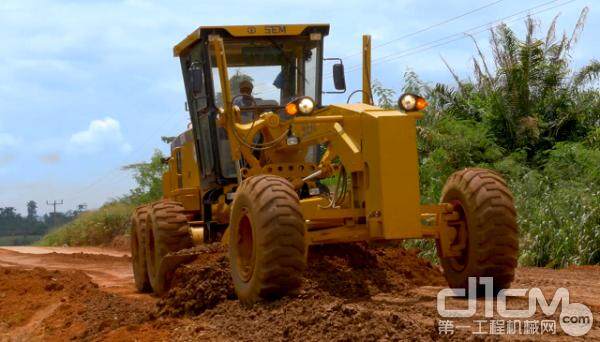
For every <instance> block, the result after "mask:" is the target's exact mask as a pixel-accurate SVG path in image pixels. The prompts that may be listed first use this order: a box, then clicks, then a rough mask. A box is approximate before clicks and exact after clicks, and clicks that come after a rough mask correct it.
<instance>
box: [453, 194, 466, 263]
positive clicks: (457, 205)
mask: <svg viewBox="0 0 600 342" xmlns="http://www.w3.org/2000/svg"><path fill="white" fill-rule="evenodd" d="M450 203H451V204H452V206H453V207H454V210H455V211H457V212H458V213H459V219H458V220H456V221H451V222H448V224H449V225H450V226H453V227H455V228H456V230H457V232H456V237H455V238H454V241H452V243H451V244H450V247H451V248H452V246H455V245H457V244H459V243H460V241H461V240H462V239H465V241H466V244H465V247H464V248H463V249H462V251H461V254H460V256H458V257H453V258H450V267H452V269H453V270H455V271H456V272H462V271H463V270H464V269H465V267H467V264H468V262H469V235H468V231H469V225H468V223H467V217H466V215H465V210H464V208H463V206H462V203H461V202H460V201H458V200H453V201H451V202H450ZM461 223H462V224H463V225H464V229H460V228H459V227H460V224H461ZM463 234H464V236H463Z"/></svg>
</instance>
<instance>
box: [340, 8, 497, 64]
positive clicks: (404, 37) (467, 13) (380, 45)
mask: <svg viewBox="0 0 600 342" xmlns="http://www.w3.org/2000/svg"><path fill="white" fill-rule="evenodd" d="M502 1H504V0H497V1H494V2H491V3H489V4H487V5H483V6H481V7H477V8H475V9H472V10H469V11H467V12H464V13H462V14H459V15H457V16H455V17H452V18H448V19H445V20H442V21H440V22H437V23H435V24H432V25H429V26H427V27H424V28H422V29H419V30H416V31H414V32H411V33H407V34H405V35H402V36H400V37H398V38H394V39H392V40H388V41H387V42H383V43H381V44H378V45H375V46H373V48H372V49H373V50H374V49H377V48H380V47H383V46H386V45H390V44H391V43H395V42H397V41H399V40H402V39H406V38H408V37H412V36H416V35H417V34H419V33H423V32H426V31H429V30H431V29H433V28H436V27H439V26H443V25H446V24H448V23H451V22H453V21H456V20H458V19H461V18H464V17H466V16H468V15H470V14H473V13H476V12H479V11H481V10H484V9H486V8H488V7H491V6H494V5H496V4H498V3H500V2H502ZM361 53H362V52H356V53H352V54H350V55H347V56H345V57H344V58H347V57H353V56H357V55H360V54H361Z"/></svg>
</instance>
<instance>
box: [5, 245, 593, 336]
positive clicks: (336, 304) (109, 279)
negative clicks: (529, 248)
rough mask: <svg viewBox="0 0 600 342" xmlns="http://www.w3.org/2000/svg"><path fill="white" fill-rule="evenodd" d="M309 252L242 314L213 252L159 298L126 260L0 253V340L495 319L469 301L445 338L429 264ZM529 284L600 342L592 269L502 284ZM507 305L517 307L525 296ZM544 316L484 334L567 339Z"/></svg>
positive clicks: (327, 331)
mask: <svg viewBox="0 0 600 342" xmlns="http://www.w3.org/2000/svg"><path fill="white" fill-rule="evenodd" d="M314 254H315V256H312V257H310V256H309V265H310V266H309V270H308V271H307V275H306V283H305V284H304V286H303V290H302V292H301V293H300V294H299V295H298V296H297V297H295V298H285V299H282V300H278V301H275V302H271V303H266V304H259V305H256V306H255V307H253V308H250V309H248V308H243V307H241V306H240V305H239V304H238V302H237V301H236V300H235V299H234V298H233V297H232V295H231V293H232V290H231V287H230V284H229V283H228V282H229V280H228V276H227V270H226V269H224V268H226V267H227V262H226V260H225V259H224V258H223V257H222V253H220V252H218V251H217V252H214V253H213V252H210V253H209V254H207V257H206V258H204V259H202V258H200V260H197V261H196V262H194V263H192V264H190V265H189V266H185V267H183V268H180V270H179V271H178V273H179V277H180V279H181V281H180V282H179V283H176V284H175V287H176V290H174V291H172V292H171V293H169V295H168V296H167V297H166V298H164V299H162V300H160V301H158V300H157V299H156V298H153V297H151V296H150V295H146V294H137V293H136V292H135V291H134V288H133V280H132V273H131V269H130V264H129V263H130V260H129V256H128V255H127V253H123V252H117V251H113V250H107V249H99V248H40V247H17V248H0V341H5V340H7V341H31V340H68V339H77V340H115V341H127V340H138V341H150V340H152V341H157V340H190V339H192V340H198V339H209V340H257V339H261V340H262V339H265V340H290V339H291V340H300V339H301V340H330V339H333V340H340V339H342V340H378V339H392V340H393V339H412V340H438V339H456V340H463V339H465V338H470V337H474V335H473V332H477V331H479V330H480V329H478V324H482V327H483V329H481V330H482V331H487V332H489V331H490V330H489V329H488V325H489V324H491V323H492V322H491V321H492V320H496V319H499V318H498V317H494V318H486V317H483V315H482V314H479V313H480V312H481V313H482V312H483V302H482V301H479V302H478V308H479V310H478V314H477V316H476V317H475V318H468V319H466V318H463V319H452V322H453V330H454V334H452V335H446V334H440V330H443V329H442V325H441V323H440V320H447V319H443V318H441V317H440V316H439V314H438V313H437V310H436V296H437V294H438V291H439V290H441V289H442V288H444V280H443V277H442V276H441V273H440V272H439V270H438V269H437V267H436V266H432V265H431V264H429V263H428V262H427V261H424V260H421V259H419V258H417V257H416V256H415V255H414V252H413V253H411V252H407V251H404V250H401V249H400V250H398V249H393V250H387V249H377V250H375V251H369V252H364V251H362V250H358V252H357V254H351V253H348V252H347V251H345V250H343V251H341V252H340V250H335V249H333V250H325V251H316V252H315V253H314ZM530 287H539V288H541V289H542V291H543V292H544V295H545V296H546V298H548V299H551V298H552V296H553V295H554V292H555V291H556V289H557V288H560V287H565V288H567V289H568V290H569V291H570V295H571V297H570V302H571V303H583V304H585V305H587V306H588V307H589V308H590V309H591V311H592V312H593V314H594V323H593V328H592V330H591V331H590V332H589V333H588V334H587V335H586V339H598V340H600V325H599V321H600V314H599V313H600V267H598V266H585V267H572V268H568V269H564V270H549V269H541V268H519V269H518V271H517V279H516V281H515V282H514V283H513V288H530ZM157 302H158V305H157ZM182 303H184V304H182ZM508 304H509V307H510V308H521V309H523V308H526V307H527V300H526V299H520V298H517V299H515V300H512V301H509V303H508ZM448 307H449V308H465V307H466V301H464V300H460V299H451V300H450V301H449V302H448ZM538 311H539V310H538ZM182 315H183V316H182ZM475 319H478V320H481V321H485V323H482V322H479V323H477V322H474V320H475ZM543 319H545V320H555V321H556V322H557V323H556V325H557V326H556V330H557V333H556V334H551V333H548V332H546V333H544V334H543V335H542V334H541V332H540V330H538V331H537V334H533V335H525V334H524V332H523V331H521V333H520V334H515V335H506V331H505V332H504V333H503V334H501V335H498V336H487V338H492V340H493V339H496V338H500V339H508V338H509V337H510V338H515V337H517V338H519V339H534V340H539V339H542V338H543V339H544V340H546V339H550V340H570V339H571V337H570V336H567V335H565V334H564V333H563V332H562V330H561V328H560V326H558V316H557V315H554V316H550V317H543V316H541V314H536V316H535V317H533V318H532V319H531V320H538V321H541V320H543ZM444 325H445V324H444ZM467 326H468V327H467ZM538 329H539V328H538ZM475 337H478V336H475ZM483 337H486V336H483Z"/></svg>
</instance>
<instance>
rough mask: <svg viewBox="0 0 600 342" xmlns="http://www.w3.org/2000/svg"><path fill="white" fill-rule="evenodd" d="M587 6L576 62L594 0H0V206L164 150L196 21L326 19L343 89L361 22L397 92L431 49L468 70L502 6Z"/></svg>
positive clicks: (592, 26)
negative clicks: (179, 48) (185, 46)
mask: <svg viewBox="0 0 600 342" xmlns="http://www.w3.org/2000/svg"><path fill="white" fill-rule="evenodd" d="M586 6H588V7H589V9H590V11H589V14H588V17H587V24H586V27H585V30H584V31H583V34H582V35H581V38H580V40H579V42H578V44H577V46H576V47H575V49H574V50H573V56H572V58H573V65H574V66H575V67H576V68H577V67H581V66H582V65H585V64H586V63H587V62H589V61H590V60H591V59H593V58H599V57H600V45H599V44H597V41H594V36H595V35H597V33H598V32H600V3H599V2H597V1H584V0H558V1H549V0H535V1H517V0H500V1H498V0H482V1H472V0H471V1H466V0H448V1H435V0H419V1H416V0H395V1H352V0H349V1H332V0H318V1H313V0H308V1H283V0H277V1H275V0H268V1H260V2H251V1H226V0H225V1H218V2H217V1H215V2H212V1H183V0H171V1H146V0H105V1H101V0H86V1H81V0H37V1H34V0H0V207H5V206H12V207H15V208H16V209H17V210H18V211H19V212H21V213H24V212H25V211H26V209H25V208H26V207H25V203H26V202H27V201H29V200H35V201H36V202H38V205H39V212H40V213H45V212H48V211H50V210H51V208H52V207H50V206H48V205H46V201H53V200H62V201H63V203H64V204H63V205H61V206H59V207H58V210H60V211H66V210H70V209H75V208H76V206H77V205H78V204H81V203H86V204H87V205H88V207H89V208H96V207H99V206H100V205H102V203H104V202H105V201H107V200H109V199H111V198H116V197H119V196H122V195H124V194H126V193H128V191H129V189H130V188H131V187H132V186H133V185H134V184H135V183H134V181H133V179H132V175H131V173H130V172H128V171H122V170H121V166H123V165H127V164H131V163H136V162H141V161H144V160H147V159H149V157H150V155H151V154H152V151H153V150H154V149H161V150H163V151H165V152H166V151H167V149H168V146H167V145H166V144H164V143H162V142H161V140H160V137H161V136H173V135H177V134H178V133H179V132H182V131H183V130H185V128H186V126H187V123H188V121H189V119H188V116H187V115H188V113H187V112H186V111H185V106H184V103H185V94H184V91H183V82H182V79H181V70H180V66H179V62H178V60H177V59H176V58H174V57H173V52H172V48H173V46H174V45H175V44H176V43H178V42H179V41H181V40H182V39H183V38H184V37H185V36H187V35H188V34H189V33H191V32H192V31H193V30H194V29H196V28H197V27H198V26H202V25H239V24H283V23H285V24H292V23H329V24H330V25H331V30H330V34H329V36H328V37H327V38H326V39H325V56H326V57H342V58H343V60H344V64H345V65H346V81H347V85H348V90H349V91H348V93H349V92H350V91H352V90H356V89H359V88H360V86H361V83H360V78H359V77H360V72H359V70H354V71H353V66H355V65H359V64H360V54H359V53H360V50H361V36H362V35H363V34H370V35H371V36H372V39H373V46H374V49H373V60H374V65H373V68H372V78H373V79H376V80H378V81H379V82H381V83H382V84H383V85H384V86H385V87H387V88H392V89H395V90H396V91H400V89H401V88H402V84H403V81H402V76H403V74H404V73H405V72H406V71H407V70H413V71H415V72H416V73H417V74H418V75H419V76H420V78H421V79H422V80H424V81H426V82H429V83H435V82H445V83H450V84H451V83H452V82H453V81H452V76H451V75H450V73H449V72H448V69H447V68H446V67H445V65H444V63H443V62H442V57H443V58H444V59H445V60H446V61H447V62H448V64H449V65H451V66H452V68H453V69H454V70H455V71H456V72H457V73H458V74H459V75H460V77H464V78H466V77H468V76H469V74H470V72H471V71H472V67H471V66H472V59H471V58H472V56H474V54H476V53H477V52H476V49H475V47H474V43H473V41H472V40H471V39H470V38H469V37H468V36H466V35H465V34H464V32H471V33H475V35H474V38H475V39H476V40H477V42H478V44H479V45H480V47H481V48H482V50H483V51H485V53H486V54H487V53H488V51H489V34H488V32H487V31H486V30H485V29H486V28H489V27H490V25H497V24H498V23H499V20H502V19H503V18H504V21H505V22H506V23H507V24H508V25H509V26H510V27H512V28H514V29H515V31H516V32H518V33H522V32H523V30H524V24H523V21H524V17H525V16H526V15H527V14H528V13H530V14H532V15H533V17H534V18H535V19H536V20H538V21H539V23H540V33H539V36H544V35H545V32H546V29H547V26H548V25H549V23H550V22H551V20H552V18H553V17H554V16H556V15H557V14H560V16H559V19H558V25H557V33H558V34H561V33H562V32H563V31H567V32H569V33H570V32H571V31H572V30H573V27H574V25H575V23H576V21H577V18H578V17H579V14H580V12H581V10H582V9H583V8H584V7H586ZM482 7H483V8H482ZM457 17H458V18H457ZM473 28H477V29H475V30H471V29H473ZM444 37H448V38H447V39H446V40H443V38H444ZM440 39H442V40H440ZM448 41H450V42H448ZM435 42H439V43H435ZM446 42H448V43H446ZM380 45H381V46H380ZM435 45H437V46H435ZM386 56H392V57H386ZM378 59H381V60H378ZM376 61H378V62H376ZM330 83H332V81H331V80H330V79H326V80H324V88H326V87H327V86H330V87H332V86H333V85H332V84H330ZM348 93H347V94H348ZM347 94H346V95H344V96H343V97H342V96H338V97H325V99H324V102H325V103H326V104H327V103H334V102H340V101H345V100H346V96H347Z"/></svg>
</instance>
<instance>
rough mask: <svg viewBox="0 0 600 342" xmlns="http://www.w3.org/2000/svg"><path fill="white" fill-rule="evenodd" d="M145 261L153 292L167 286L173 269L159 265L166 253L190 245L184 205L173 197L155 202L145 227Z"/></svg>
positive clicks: (165, 289) (158, 292)
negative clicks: (172, 199) (170, 199)
mask: <svg viewBox="0 0 600 342" xmlns="http://www.w3.org/2000/svg"><path fill="white" fill-rule="evenodd" d="M145 242H146V256H147V257H146V265H147V268H148V277H149V279H150V284H151V285H152V289H153V290H154V293H156V294H158V295H161V294H163V293H165V292H166V291H167V290H168V287H169V283H170V276H171V275H172V272H171V271H172V270H166V269H164V267H163V269H161V262H162V260H163V258H164V257H165V255H167V254H169V253H173V252H177V251H179V250H182V249H185V248H190V247H192V246H193V242H192V237H191V235H190V233H189V228H188V223H187V216H186V215H185V214H184V208H183V206H182V205H181V204H180V203H178V202H174V201H168V200H165V201H160V202H157V203H154V204H153V205H152V208H151V212H150V213H149V214H148V222H147V228H146V241H145Z"/></svg>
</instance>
